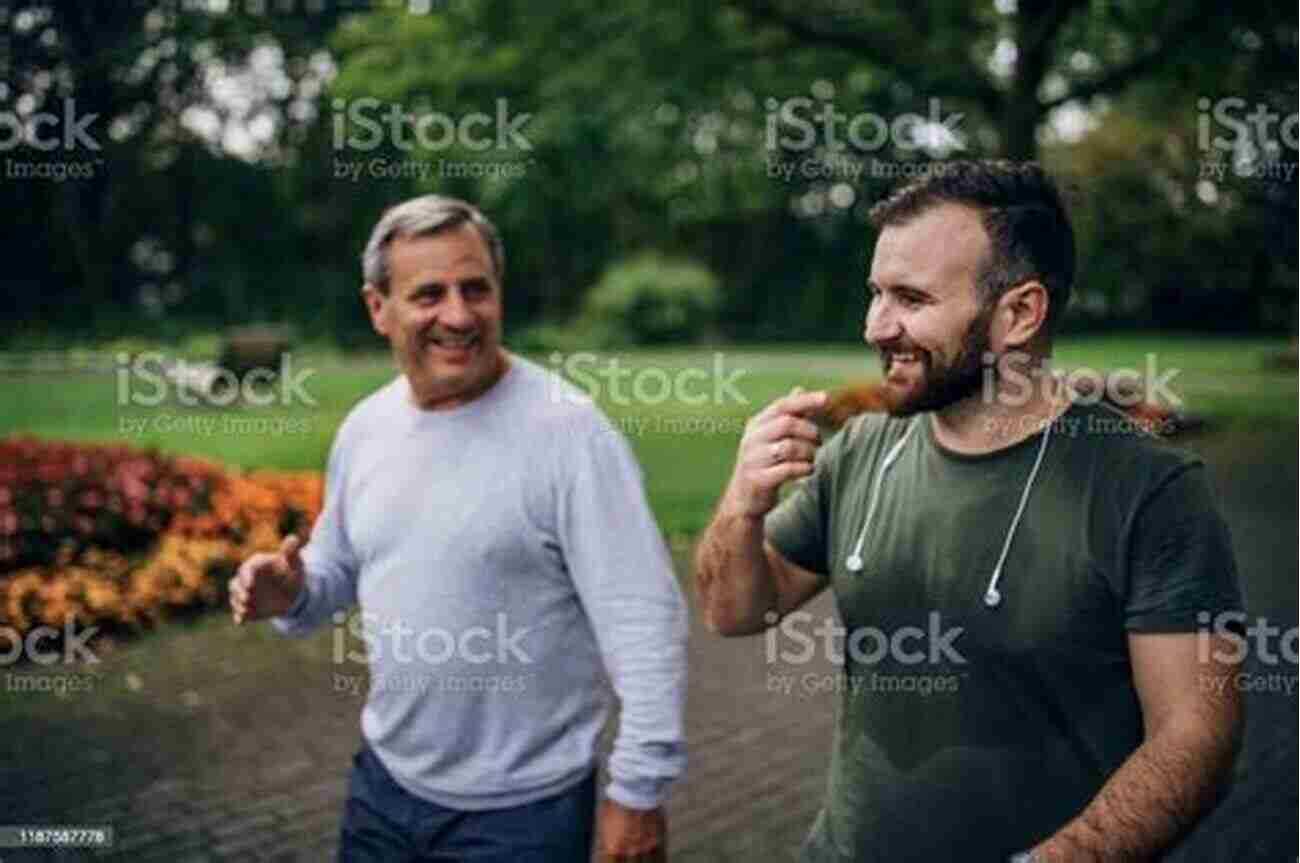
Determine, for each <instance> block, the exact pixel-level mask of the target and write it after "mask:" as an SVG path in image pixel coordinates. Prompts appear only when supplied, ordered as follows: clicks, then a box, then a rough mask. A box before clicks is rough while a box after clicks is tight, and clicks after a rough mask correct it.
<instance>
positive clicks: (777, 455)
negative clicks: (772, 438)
mask: <svg viewBox="0 0 1300 863" xmlns="http://www.w3.org/2000/svg"><path fill="white" fill-rule="evenodd" d="M783 442H784V441H780V440H779V441H777V442H776V443H774V444H772V464H774V465H775V464H780V463H781V461H782V455H781V451H782V446H781V444H782V443H783Z"/></svg>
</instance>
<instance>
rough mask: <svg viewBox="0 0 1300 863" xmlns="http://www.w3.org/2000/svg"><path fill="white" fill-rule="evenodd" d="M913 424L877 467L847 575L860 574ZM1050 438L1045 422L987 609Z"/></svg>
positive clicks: (994, 601)
mask: <svg viewBox="0 0 1300 863" xmlns="http://www.w3.org/2000/svg"><path fill="white" fill-rule="evenodd" d="M913 425H915V424H914V423H913V424H910V425H908V427H907V431H905V432H903V436H902V437H901V438H899V440H898V443H896V444H894V446H893V447H892V448H890V450H889V452H888V453H887V454H886V455H885V460H884V461H883V462H882V463H881V465H880V471H879V473H877V474H876V484H875V488H874V490H873V491H872V494H871V503H870V505H869V506H868V507H867V515H866V518H864V519H863V520H862V531H861V532H860V533H859V534H858V541H857V544H855V545H854V546H853V553H852V554H850V555H849V556H848V558H847V559H846V560H845V561H844V565H845V566H846V567H847V568H848V570H849V572H859V571H861V570H862V566H863V562H862V546H863V545H864V544H865V543H866V541H867V531H868V530H869V529H870V527H871V521H872V519H873V518H874V516H875V514H876V505H877V504H878V503H879V502H880V488H881V486H882V485H883V484H884V481H885V473H886V472H887V471H888V470H889V469H890V468H891V467H893V465H894V462H895V461H896V460H897V459H898V456H899V454H900V453H901V452H902V450H903V444H905V443H907V440H908V438H909V437H911V434H912V427H913ZM1051 435H1052V423H1050V422H1048V423H1046V424H1045V426H1044V428H1043V440H1042V442H1040V443H1039V445H1038V455H1037V456H1036V457H1035V458H1034V466H1033V467H1032V468H1030V470H1029V478H1028V479H1027V480H1026V481H1025V488H1024V490H1023V491H1022V492H1021V493H1020V503H1019V504H1018V505H1017V506H1016V513H1015V515H1014V516H1012V518H1011V526H1010V527H1008V528H1007V536H1006V539H1005V540H1004V541H1003V542H1002V553H1001V554H999V555H998V562H997V564H996V565H995V566H994V567H993V572H992V574H991V575H990V576H989V585H988V588H987V589H986V590H985V591H984V604H985V605H986V606H988V607H989V608H996V607H997V606H998V604H999V603H1001V602H1002V594H1001V593H1000V592H999V591H998V581H999V580H1000V579H1001V578H1002V565H1003V564H1004V563H1006V561H1007V554H1009V553H1010V551H1011V540H1012V539H1013V538H1014V537H1015V535H1016V528H1017V527H1019V526H1020V518H1021V516H1023V515H1024V514H1025V504H1026V503H1028V502H1029V493H1030V491H1031V490H1033V487H1034V480H1036V479H1037V478H1038V469H1039V468H1041V467H1042V466H1043V456H1044V455H1045V454H1046V453H1047V442H1048V440H1049V439H1050V438H1051Z"/></svg>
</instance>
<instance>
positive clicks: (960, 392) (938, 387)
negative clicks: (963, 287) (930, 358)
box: [888, 303, 994, 417]
mask: <svg viewBox="0 0 1300 863" xmlns="http://www.w3.org/2000/svg"><path fill="white" fill-rule="evenodd" d="M993 308H994V304H993V303H988V304H987V305H985V306H984V307H982V308H981V309H980V310H979V312H977V313H976V315H975V317H974V318H973V319H972V320H971V322H970V324H969V325H968V326H967V327H966V332H965V333H964V334H963V335H962V346H961V351H960V352H959V353H958V354H957V357H956V359H954V360H953V361H952V362H951V363H950V364H948V365H946V366H943V367H941V368H934V367H933V366H931V365H929V364H928V363H927V364H926V366H925V371H924V384H923V385H922V387H921V391H920V392H919V393H917V394H916V396H915V397H913V398H910V399H908V398H904V399H901V400H898V401H897V402H895V403H893V404H890V405H889V407H888V410H889V413H890V415H891V416H896V417H907V416H911V415H912V414H916V413H922V412H925V411H937V410H942V409H944V408H946V407H948V406H949V405H951V404H954V403H955V402H959V401H961V400H962V399H965V398H968V397H970V396H971V395H973V394H975V393H976V392H978V391H979V390H980V386H981V384H982V382H983V376H984V355H985V354H986V353H987V352H988V350H989V322H990V321H992V320H993Z"/></svg>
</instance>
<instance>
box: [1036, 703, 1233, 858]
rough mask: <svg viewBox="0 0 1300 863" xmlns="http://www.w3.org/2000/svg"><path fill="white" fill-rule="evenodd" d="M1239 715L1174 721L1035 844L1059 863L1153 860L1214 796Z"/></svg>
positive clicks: (1227, 762)
mask: <svg viewBox="0 0 1300 863" xmlns="http://www.w3.org/2000/svg"><path fill="white" fill-rule="evenodd" d="M1238 719H1239V717H1238V715H1237V714H1236V713H1235V711H1234V712H1232V713H1231V715H1218V716H1215V717H1210V718H1201V719H1196V718H1188V719H1187V720H1184V721H1171V722H1170V723H1169V724H1168V725H1167V726H1166V727H1165V728H1163V729H1162V730H1161V731H1160V732H1159V733H1158V734H1156V735H1154V736H1152V737H1150V738H1149V739H1148V740H1147V741H1145V742H1144V743H1143V744H1142V745H1141V746H1140V747H1138V749H1137V750H1135V751H1134V753H1133V754H1132V755H1131V756H1129V758H1128V759H1127V760H1126V761H1125V762H1124V764H1123V765H1121V767H1120V769H1119V770H1117V771H1116V772H1115V774H1114V775H1113V776H1112V777H1111V778H1110V780H1109V781H1108V782H1107V783H1106V784H1105V785H1104V786H1103V787H1102V789H1101V791H1100V792H1099V793H1098V794H1097V796H1096V797H1095V798H1093V801H1092V802H1091V803H1090V804H1089V805H1088V807H1087V808H1086V809H1085V810H1084V811H1083V812H1082V813H1081V814H1080V815H1079V816H1078V817H1076V818H1075V819H1074V820H1072V821H1070V823H1068V824H1067V825H1066V826H1065V827H1064V828H1062V829H1061V830H1060V831H1058V832H1057V833H1056V834H1055V835H1053V836H1052V837H1051V838H1049V839H1047V840H1046V841H1044V842H1043V843H1042V844H1040V845H1039V846H1037V847H1036V848H1035V849H1034V850H1035V852H1036V853H1037V855H1038V858H1039V859H1041V860H1046V861H1052V863H1057V861H1060V863H1075V861H1088V863H1109V861H1135V860H1150V859H1152V858H1154V857H1156V856H1157V855H1158V854H1159V853H1161V852H1162V851H1164V850H1165V849H1167V848H1168V847H1169V846H1170V845H1171V844H1173V842H1174V841H1175V840H1176V839H1177V838H1178V837H1179V836H1180V835H1181V834H1182V833H1183V832H1185V831H1186V830H1187V829H1188V828H1189V827H1191V825H1192V824H1194V823H1195V821H1196V819H1197V818H1198V817H1199V816H1200V815H1201V813H1202V812H1204V811H1205V809H1206V808H1207V807H1208V806H1209V805H1210V804H1211V803H1212V802H1213V800H1214V798H1215V796H1216V794H1217V792H1218V788H1219V783H1220V782H1221V781H1222V780H1223V779H1224V778H1225V777H1226V775H1227V773H1228V771H1229V770H1230V769H1231V766H1232V759H1233V755H1234V753H1235V751H1236V739H1237V733H1236V732H1237V727H1238V724H1239V723H1238Z"/></svg>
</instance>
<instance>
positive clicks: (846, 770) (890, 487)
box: [766, 404, 1241, 863]
mask: <svg viewBox="0 0 1300 863" xmlns="http://www.w3.org/2000/svg"><path fill="white" fill-rule="evenodd" d="M909 428H910V433H909V434H907V440H906V442H905V443H904V444H903V445H902V447H901V449H900V450H899V452H898V455H897V458H896V460H895V461H894V462H893V463H892V465H891V466H890V467H889V469H888V470H887V471H885V473H884V475H883V478H880V488H879V492H878V498H879V500H878V503H877V507H876V510H875V513H874V515H873V516H872V520H871V524H870V526H869V529H868V530H867V533H866V537H865V541H864V542H863V545H862V554H861V557H862V561H863V564H864V565H863V567H862V569H861V571H859V572H852V571H850V570H849V568H848V566H847V565H846V561H847V559H848V558H849V556H850V555H851V553H852V551H853V549H854V546H855V544H856V543H857V541H858V537H859V534H860V533H861V532H862V528H863V519H864V517H865V516H866V513H867V509H868V507H869V505H870V502H871V497H872V492H873V489H874V488H875V484H876V482H877V479H878V478H879V477H878V472H879V469H880V467H881V462H882V461H883V459H884V458H885V455H886V453H888V451H889V450H890V448H891V447H892V446H893V445H894V444H895V443H897V442H898V441H899V440H900V438H901V437H902V436H903V435H904V434H905V433H906V432H907V431H908V429H909ZM1050 431H1051V434H1050V436H1049V438H1048V442H1047V447H1046V450H1045V451H1044V453H1043V460H1042V464H1041V468H1040V470H1039V472H1038V475H1037V477H1036V479H1035V481H1034V483H1033V486H1032V488H1031V491H1030V494H1029V497H1028V498H1027V501H1026V505H1025V509H1024V514H1023V516H1022V518H1021V520H1020V523H1019V525H1018V527H1017V529H1016V530H1015V533H1014V536H1013V539H1012V542H1011V545H1010V549H1009V552H1008V554H1007V557H1006V562H1005V565H1004V566H1003V572H1002V575H1001V578H1000V580H999V582H998V591H999V592H1000V594H1001V597H1000V602H998V603H997V604H996V605H993V606H990V605H988V604H986V602H985V595H986V592H987V591H988V588H989V581H990V576H991V574H992V572H993V569H994V567H995V564H996V563H997V560H998V557H999V554H1000V552H1001V551H1002V547H1003V543H1004V542H1005V540H1006V536H1007V533H1008V528H1009V527H1010V526H1011V522H1012V518H1013V516H1014V514H1015V512H1016V508H1017V504H1018V503H1019V501H1020V498H1021V494H1022V492H1023V491H1024V488H1025V484H1026V480H1027V479H1028V477H1029V473H1030V470H1031V468H1032V467H1033V464H1034V461H1035V458H1036V457H1037V455H1038V453H1039V449H1040V446H1041V444H1042V434H1043V433H1042V432H1041V431H1040V432H1038V433H1036V434H1033V435H1031V436H1030V437H1029V438H1026V439H1025V440H1022V441H1020V442H1018V443H1016V444H1014V445H1012V446H1010V447H1007V448H1004V449H1001V450H998V451H996V452H993V453H988V454H981V455H963V454H958V453H955V452H952V451H950V450H947V449H944V448H943V447H942V446H941V445H939V444H938V443H937V442H936V441H935V439H934V436H933V432H932V430H931V425H930V417H929V416H928V415H926V414H922V415H918V416H915V417H912V418H892V417H887V416H883V415H869V416H864V417H859V418H857V419H856V420H854V421H853V422H851V423H850V424H848V425H847V426H846V427H845V428H844V429H843V430H842V431H841V432H840V433H839V434H837V435H836V436H835V437H833V438H832V439H831V440H829V441H828V442H827V443H826V444H825V445H823V446H822V448H821V450H820V451H819V452H818V455H817V461H816V469H815V471H814V473H813V475H812V476H810V477H808V478H807V479H805V480H802V481H801V482H799V483H798V484H797V485H796V488H795V491H794V493H793V494H791V495H789V496H788V497H786V498H785V499H784V500H783V501H782V503H781V504H780V505H779V506H778V507H777V508H776V509H775V510H774V511H773V512H772V513H771V514H770V515H769V516H768V518H767V522H766V533H767V537H768V539H769V541H770V542H771V543H772V544H773V545H774V546H775V547H776V548H777V549H778V550H779V551H780V552H781V554H783V555H784V556H785V557H786V558H788V559H789V560H791V561H793V562H794V563H797V564H799V565H800V566H803V567H805V568H807V569H810V570H812V571H814V572H817V573H822V574H825V575H827V576H828V577H829V586H830V587H831V588H832V591H833V593H834V596H835V600H836V603H837V607H838V610H839V614H840V617H841V623H842V626H843V627H844V630H845V632H846V634H847V635H846V638H845V639H844V642H843V645H844V649H843V651H842V653H843V656H844V659H843V662H844V665H843V668H842V672H843V678H842V681H841V683H842V685H841V686H840V687H839V689H838V691H839V692H840V693H842V694H841V696H840V700H839V704H838V707H837V723H836V739H835V743H834V749H833V752H832V759H831V767H830V775H829V777H828V785H827V795H826V800H825V804H824V806H823V809H822V811H821V813H820V814H819V816H818V818H817V821H816V823H815V824H814V826H813V828H812V831H811V833H810V834H809V836H808V839H807V841H806V842H805V845H804V849H803V853H804V856H805V858H806V859H808V860H813V861H847V860H854V861H876V860H880V861H886V860H887V861H891V863H896V861H905V860H918V861H938V860H963V861H984V860H988V861H1005V860H1006V859H1007V857H1008V856H1009V855H1011V854H1012V853H1014V852H1016V851H1020V850H1024V849H1027V848H1030V847H1032V846H1033V845H1035V844H1036V843H1038V842H1039V841H1041V840H1042V839H1044V838H1046V837H1047V836H1050V835H1051V834H1052V833H1054V832H1055V831H1056V830H1058V829H1059V828H1060V827H1062V826H1063V825H1064V824H1065V823H1067V822H1068V821H1069V820H1070V819H1071V818H1073V817H1074V816H1075V815H1077V814H1078V813H1079V812H1081V811H1082V810H1083V809H1084V808H1085V807H1086V806H1087V804H1088V803H1089V802H1090V801H1091V800H1092V798H1093V797H1094V796H1095V795H1096V793H1097V792H1098V791H1099V790H1100V788H1101V786H1102V785H1103V784H1104V782H1105V781H1106V779H1107V778H1108V777H1109V776H1110V774H1111V773H1112V772H1114V771H1115V770H1116V769H1117V768H1118V767H1119V766H1120V764H1122V763H1123V761H1124V760H1125V759H1126V758H1127V757H1128V756H1129V754H1130V753H1132V752H1133V750H1134V749H1135V748H1137V746H1138V745H1139V744H1140V743H1141V740H1142V714H1141V711H1140V709H1139V705H1138V699H1137V694H1136V691H1135V689H1134V686H1133V680H1132V670H1131V668H1130V665H1129V657H1128V648H1127V640H1126V637H1127V635H1128V633H1137V632H1195V631H1197V630H1198V629H1205V628H1207V626H1206V621H1207V620H1208V619H1209V617H1208V615H1214V614H1217V613H1218V612H1221V611H1225V610H1238V609H1240V607H1241V600H1240V595H1239V592H1238V588H1237V579H1236V569H1235V564H1234V561H1233V554H1232V547H1231V540H1230V538H1229V535H1228V530H1227V527H1226V525H1225V523H1224V521H1223V519H1222V517H1221V516H1220V515H1219V513H1218V511H1217V509H1216V506H1215V503H1214V500H1213V497H1212V493H1211V491H1210V488H1209V485H1208V482H1207V479H1206V475H1205V473H1206V472H1205V469H1204V465H1203V464H1202V463H1201V462H1200V461H1199V460H1198V459H1197V458H1195V457H1194V456H1192V455H1190V454H1188V453H1186V452H1183V451H1181V450H1178V449H1175V448H1173V447H1172V446H1169V445H1168V444H1166V443H1164V442H1162V441H1159V440H1157V439H1156V438H1154V437H1151V436H1149V435H1147V434H1145V433H1143V432H1141V431H1140V430H1137V429H1135V428H1134V427H1133V426H1132V424H1130V423H1129V422H1128V421H1127V420H1126V419H1125V418H1124V416H1123V415H1122V414H1120V413H1118V412H1116V411H1114V410H1112V409H1110V408H1107V407H1104V406H1100V405H1084V404H1074V405H1072V406H1071V407H1070V408H1069V409H1068V410H1067V411H1066V412H1065V413H1064V414H1063V415H1062V416H1061V417H1060V418H1058V419H1057V420H1056V421H1055V422H1054V423H1053V425H1052V427H1051V430H1050ZM904 632H906V633H907V634H906V636H904V637H900V638H898V639H896V640H895V644H894V646H893V647H892V648H891V647H888V646H887V645H888V643H889V639H890V638H892V637H894V636H896V635H899V634H900V633H904ZM855 633H856V634H858V635H859V636H860V637H857V638H855Z"/></svg>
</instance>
